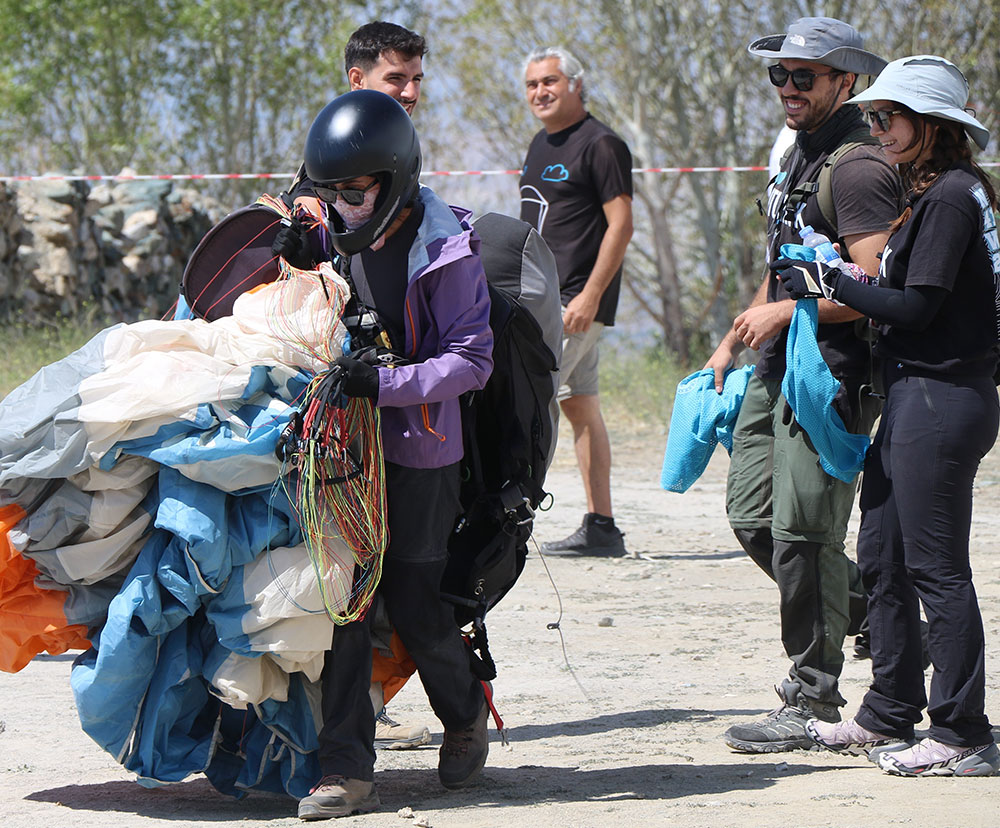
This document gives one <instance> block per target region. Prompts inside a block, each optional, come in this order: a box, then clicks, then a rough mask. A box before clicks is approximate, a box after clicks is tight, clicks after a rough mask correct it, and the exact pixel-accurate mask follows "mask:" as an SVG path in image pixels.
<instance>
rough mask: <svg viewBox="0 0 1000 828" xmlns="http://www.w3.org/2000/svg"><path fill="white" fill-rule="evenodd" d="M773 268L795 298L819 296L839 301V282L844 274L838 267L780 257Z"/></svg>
mask: <svg viewBox="0 0 1000 828" xmlns="http://www.w3.org/2000/svg"><path fill="white" fill-rule="evenodd" d="M771 270H773V271H775V272H776V273H777V274H778V278H779V279H781V284H782V285H783V286H784V288H785V290H787V291H788V293H789V295H790V296H791V297H792V298H793V299H809V298H812V297H817V298H820V299H829V300H830V301H831V302H836V301H837V300H836V298H835V296H836V292H837V283H838V282H839V281H840V278H841V277H842V276H843V275H844V274H843V273H842V272H841V270H840V268H838V267H833V266H831V265H828V264H824V263H823V262H818V261H816V262H804V261H802V260H800V259H778V260H777V261H776V262H774V263H773V264H772V265H771ZM838 304H839V303H838Z"/></svg>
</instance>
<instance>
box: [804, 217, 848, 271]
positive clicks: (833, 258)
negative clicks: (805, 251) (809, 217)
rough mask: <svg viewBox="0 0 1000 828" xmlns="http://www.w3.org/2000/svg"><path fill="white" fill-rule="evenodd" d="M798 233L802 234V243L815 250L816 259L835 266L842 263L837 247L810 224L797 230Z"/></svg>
mask: <svg viewBox="0 0 1000 828" xmlns="http://www.w3.org/2000/svg"><path fill="white" fill-rule="evenodd" d="M799 235H800V236H802V243H803V244H804V245H805V246H806V247H811V248H812V249H813V250H814V251H816V260H817V261H820V262H823V263H825V264H828V265H833V266H834V267H836V266H837V265H839V264H842V263H843V261H844V260H843V259H841V258H840V254H839V253H838V252H837V249H836V248H835V247H834V246H833V242H831V241H830V240H829V239H828V238H827V237H826V236H824V235H823V234H822V233H819V232H817V231H816V230H813V228H812V227H811V226H810V225H808V224H807V225H806V226H805V227H803V228H802V229H801V230H800V231H799Z"/></svg>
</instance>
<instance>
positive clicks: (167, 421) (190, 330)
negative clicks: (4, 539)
mask: <svg viewBox="0 0 1000 828" xmlns="http://www.w3.org/2000/svg"><path fill="white" fill-rule="evenodd" d="M310 285H311V283H310ZM317 285H318V283H317ZM309 289H310V290H313V291H314V295H319V293H320V288H319V287H318V286H316V287H309ZM344 289H345V290H346V286H345V287H344ZM296 295H297V294H296ZM255 296H256V299H254V301H256V302H257V305H256V308H255V307H253V306H250V305H248V306H247V313H246V314H245V315H244V316H243V317H240V318H237V314H236V311H235V310H234V316H233V317H231V318H227V319H225V320H219V321H218V322H213V323H211V324H209V323H205V322H204V321H202V320H188V321H176V322H156V321H154V320H147V321H145V322H140V323H136V324H134V325H126V326H115V327H113V328H109V329H107V330H106V331H102V332H101V333H100V334H98V335H97V336H95V337H94V338H93V339H92V340H91V342H89V343H88V344H87V345H85V346H84V347H83V348H81V349H80V350H78V351H77V352H75V353H74V354H71V355H70V356H68V357H66V358H64V359H63V360H60V361H59V362H56V363H54V364H52V365H50V366H46V367H45V368H43V369H42V370H41V371H39V372H38V373H37V374H36V375H35V376H34V377H32V378H31V379H30V380H29V381H28V382H27V383H25V384H24V385H22V386H21V387H20V388H18V389H15V391H13V392H11V394H9V395H8V396H7V397H6V398H5V399H4V400H2V401H0V504H6V503H16V504H18V505H19V506H21V507H22V508H23V509H24V510H25V511H26V513H27V514H26V516H25V518H24V519H22V521H21V522H19V524H18V525H17V526H15V527H14V528H12V529H11V531H10V532H9V533H8V536H9V538H10V540H11V542H12V544H13V543H14V542H15V541H16V543H17V545H16V546H15V547H13V548H16V549H17V550H18V551H19V552H20V553H21V554H23V556H24V557H26V558H31V559H33V560H34V561H35V562H36V565H37V566H38V568H39V571H40V573H41V574H40V575H39V576H38V578H37V579H36V583H37V584H38V586H39V588H40V589H46V590H47V589H51V590H58V591H60V592H62V593H63V594H65V596H66V599H65V616H66V619H67V622H68V623H71V624H79V623H82V624H86V626H87V627H89V628H91V630H92V632H91V633H90V634H89V635H88V639H89V640H90V642H91V644H92V647H91V649H89V650H87V651H86V652H84V653H83V654H81V655H80V656H79V658H77V660H76V661H75V663H74V666H73V669H72V672H71V679H70V680H71V686H72V689H73V693H74V696H75V699H76V704H77V709H78V713H79V716H80V723H81V726H82V727H83V729H84V731H85V732H86V733H87V734H88V735H89V736H90V737H91V738H92V739H94V741H95V742H96V743H97V744H99V745H100V746H101V747H102V748H104V749H105V750H106V751H108V753H110V754H111V755H112V756H114V757H115V759H116V760H117V761H118V762H120V763H121V764H122V765H123V766H124V767H126V768H128V769H129V770H131V771H133V772H134V773H135V774H136V775H137V776H138V778H139V781H140V782H142V784H147V785H157V784H162V783H165V782H173V781H178V780H181V779H184V778H185V777H187V776H189V775H190V774H193V773H204V774H205V775H206V776H207V777H208V779H209V780H211V782H212V784H213V785H215V787H217V788H218V789H219V790H220V791H223V792H225V793H229V794H232V795H236V796H239V795H241V794H242V792H243V791H246V790H250V789H255V788H256V789H262V790H269V791H274V792H283V793H288V794H291V795H293V796H296V797H301V796H305V795H306V794H307V793H308V791H309V789H310V788H311V787H312V785H314V784H315V782H316V781H317V780H318V778H319V776H320V769H319V764H318V760H317V756H316V750H317V738H318V737H317V730H316V727H317V725H316V722H317V721H318V710H319V698H320V691H319V684H318V679H319V676H320V673H321V671H322V667H323V656H324V652H325V651H326V650H327V649H328V648H329V645H330V640H331V636H332V634H333V624H332V622H331V621H330V619H329V618H328V617H327V615H326V613H325V611H324V608H323V604H322V597H321V596H320V595H319V585H318V583H317V580H316V577H315V573H314V571H313V568H312V563H311V561H310V559H309V556H308V553H307V551H306V549H305V545H304V539H303V536H302V531H301V529H300V527H299V524H298V522H297V520H296V516H295V510H294V508H293V506H292V504H291V502H290V501H289V495H288V493H287V492H286V491H285V490H284V488H283V487H282V485H281V484H280V483H279V482H278V480H279V474H280V470H281V469H280V464H279V462H278V460H277V458H276V457H275V453H274V452H275V447H276V445H277V442H278V439H279V436H280V434H281V432H282V431H283V429H284V428H285V427H286V425H287V424H288V422H289V418H290V416H291V414H292V413H293V411H294V410H295V408H296V406H297V403H298V401H299V400H300V399H301V398H302V395H303V394H304V392H305V391H306V389H307V387H308V384H309V382H310V381H311V380H312V377H313V373H312V371H314V370H318V369H319V367H322V365H323V364H324V363H323V362H321V361H319V360H318V358H317V357H314V356H310V355H311V354H314V353H318V352H319V351H318V350H316V349H317V341H319V340H318V339H316V340H310V339H309V338H308V331H306V334H307V336H306V339H304V340H301V339H298V338H296V337H298V333H295V334H294V335H293V338H292V340H289V339H287V338H284V339H283V338H282V336H279V335H277V334H274V333H273V332H271V331H270V329H269V328H268V326H267V318H266V317H267V313H266V312H265V311H264V310H262V308H263V307H264V305H263V303H264V301H265V297H263V296H262V295H261V293H259V292H258V293H257V294H255ZM323 301H328V300H327V299H324V300H323ZM304 303H305V304H304V305H303V306H308V307H311V305H309V299H308V296H307V297H306V298H305V299H304ZM324 307H325V306H324ZM254 314H256V316H255V315H254ZM262 320H263V321H262ZM282 320H283V321H287V319H286V317H282ZM317 324H319V323H317ZM247 325H249V326H250V327H249V328H248V327H247ZM255 325H256V327H254V326H255ZM295 330H296V331H299V330H300V329H298V328H296V329H295ZM301 330H304V329H301ZM314 330H315V331H319V332H320V333H322V337H321V339H322V342H323V343H327V342H330V341H335V340H332V339H331V338H330V336H329V335H328V331H327V330H326V329H325V328H321V327H316V328H314ZM318 336H319V334H317V337H318ZM293 340H294V341H293ZM338 347H339V346H338ZM324 359H326V358H325V357H324ZM303 366H306V367H303ZM346 578H347V581H348V583H349V580H350V572H349V570H348V571H347V575H346Z"/></svg>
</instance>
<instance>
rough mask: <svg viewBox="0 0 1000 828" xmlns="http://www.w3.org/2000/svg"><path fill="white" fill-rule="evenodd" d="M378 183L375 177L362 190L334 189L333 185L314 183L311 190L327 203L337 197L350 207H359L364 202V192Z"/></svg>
mask: <svg viewBox="0 0 1000 828" xmlns="http://www.w3.org/2000/svg"><path fill="white" fill-rule="evenodd" d="M376 184H378V180H377V179H376V180H375V181H373V182H372V183H371V184H369V185H368V186H367V187H365V188H364V189H363V190H336V189H334V188H333V187H324V186H323V185H322V184H314V185H313V192H314V193H316V197H317V198H318V199H319V200H320V201H325V202H326V203H327V204H335V203H336V202H337V199H338V198H342V199H344V203H345V204H350V205H351V206H352V207H360V206H361V205H362V204H364V203H365V193H367V192H368V191H369V190H370V189H372V187H374V186H375V185H376Z"/></svg>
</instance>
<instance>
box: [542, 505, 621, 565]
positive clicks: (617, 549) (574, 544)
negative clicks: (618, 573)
mask: <svg viewBox="0 0 1000 828" xmlns="http://www.w3.org/2000/svg"><path fill="white" fill-rule="evenodd" d="M624 538H625V535H623V534H622V533H621V532H620V531H619V529H618V527H617V526H615V522H614V519H612V518H607V517H604V516H603V515H597V514H594V513H593V512H588V513H587V514H586V515H584V517H583V523H582V524H581V525H580V528H579V529H577V530H576V531H575V532H574V533H573V534H572V535H570V536H569V537H568V538H563V539H562V540H560V541H549V542H548V543H543V544H542V553H543V554H545V555H553V556H560V557H592V558H620V557H622V556H623V555H624V554H625V540H624Z"/></svg>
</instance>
